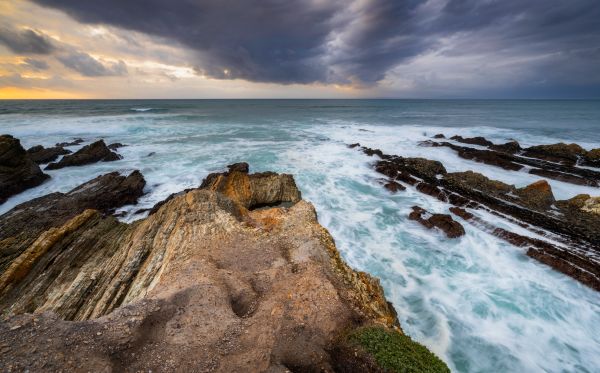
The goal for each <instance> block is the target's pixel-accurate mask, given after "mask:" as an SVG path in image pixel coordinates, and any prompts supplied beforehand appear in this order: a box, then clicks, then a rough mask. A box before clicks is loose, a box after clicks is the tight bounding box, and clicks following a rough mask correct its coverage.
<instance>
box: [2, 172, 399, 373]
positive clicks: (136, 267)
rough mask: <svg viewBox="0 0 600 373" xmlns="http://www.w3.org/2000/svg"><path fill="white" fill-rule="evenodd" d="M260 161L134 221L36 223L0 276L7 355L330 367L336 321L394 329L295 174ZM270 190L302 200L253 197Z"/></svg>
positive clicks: (83, 366) (106, 364)
mask: <svg viewBox="0 0 600 373" xmlns="http://www.w3.org/2000/svg"><path fill="white" fill-rule="evenodd" d="M258 175H259V176H257V177H256V178H254V180H253V175H249V174H247V173H245V172H241V171H237V170H233V171H229V172H227V173H222V174H218V175H217V176H216V177H210V180H209V181H206V182H204V183H203V185H205V188H202V189H194V190H191V191H189V192H187V193H185V194H181V195H178V196H176V197H173V198H171V199H170V200H169V201H168V202H166V203H164V204H163V205H162V206H161V207H160V208H159V209H158V211H156V212H155V213H154V214H152V215H150V216H149V217H148V218H146V219H143V220H140V221H137V222H135V223H132V224H124V223H119V222H118V221H116V220H115V219H114V218H113V217H105V216H102V215H101V214H100V213H98V212H97V211H95V210H85V211H83V212H82V213H81V214H79V215H77V216H75V217H73V218H71V219H70V220H69V221H67V222H65V223H64V224H62V225H60V226H57V227H55V228H51V229H49V230H46V231H44V232H42V233H41V234H40V235H39V237H38V238H37V239H36V240H35V241H34V242H33V243H31V244H30V245H29V246H28V247H27V248H26V250H24V251H23V252H22V254H21V255H19V256H18V257H16V258H14V259H13V260H11V261H10V266H9V269H8V270H6V271H4V272H3V274H2V275H1V277H0V292H1V293H2V295H1V297H0V306H1V307H2V309H3V310H4V311H5V315H7V314H8V315H9V319H8V321H6V322H3V323H1V324H0V344H8V345H10V346H11V348H10V351H3V353H2V354H1V355H0V365H2V366H7V364H11V365H12V366H13V367H14V369H15V370H25V369H29V370H30V371H56V370H60V369H62V370H69V371H104V370H107V369H109V370H110V369H112V370H118V371H148V370H152V371H169V370H182V371H196V370H197V371H204V370H211V371H219V372H231V371H252V372H254V371H268V370H271V371H276V370H282V369H285V367H294V368H293V369H297V370H301V371H320V370H325V371H333V369H332V356H331V352H330V346H331V345H332V344H333V343H334V341H335V339H336V338H337V336H338V335H340V334H341V333H342V332H345V331H347V330H352V329H354V328H356V327H357V326H360V325H365V324H373V323H375V324H378V325H382V326H384V327H385V328H396V329H397V318H396V314H395V312H394V311H393V308H392V307H391V305H390V304H388V303H387V301H386V300H385V298H384V296H383V290H382V288H381V286H380V285H379V282H378V281H377V280H376V279H374V278H372V277H370V276H369V275H368V274H366V273H363V272H356V271H354V270H352V269H350V268H349V267H348V266H347V265H346V264H345V263H344V262H343V260H342V259H341V257H340V255H339V252H338V251H337V249H336V248H335V244H334V242H333V239H332V237H331V236H330V235H329V233H328V232H327V230H325V228H323V227H322V226H320V225H319V224H318V221H317V216H316V212H315V210H314V208H313V206H312V205H311V204H310V203H308V202H305V201H302V200H299V196H300V192H299V191H298V190H296V191H293V190H292V187H295V183H294V182H293V179H291V180H289V177H288V176H287V175H277V174H273V173H263V174H258ZM273 191H280V192H278V193H273ZM275 196H279V197H277V198H279V199H275V198H276V197H275ZM265 198H268V200H269V203H273V204H278V205H281V204H282V203H284V202H287V201H289V200H292V199H293V200H294V201H295V203H294V204H293V205H291V206H288V207H276V208H270V209H260V210H248V209H247V208H246V207H245V206H248V207H251V206H252V203H249V202H248V201H255V200H264V199H265ZM45 311H51V312H53V313H54V315H57V316H58V317H57V316H52V315H51V314H48V313H43V314H39V313H41V312H45ZM22 312H36V314H34V315H21V316H19V315H18V314H21V313H22ZM11 315H15V316H11ZM34 318H35V322H34V321H33V319H34ZM61 318H62V319H65V320H81V321H76V322H68V321H63V320H61ZM84 320H85V321H84ZM397 330H398V329H397ZM32 349H34V350H35V351H38V353H32Z"/></svg>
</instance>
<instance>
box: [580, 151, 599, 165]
mask: <svg viewBox="0 0 600 373" xmlns="http://www.w3.org/2000/svg"><path fill="white" fill-rule="evenodd" d="M583 164H584V165H587V166H592V167H600V148H598V149H592V150H590V151H589V152H587V153H585V155H584V156H583Z"/></svg>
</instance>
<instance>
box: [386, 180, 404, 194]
mask: <svg viewBox="0 0 600 373" xmlns="http://www.w3.org/2000/svg"><path fill="white" fill-rule="evenodd" d="M383 187H384V188H385V189H387V190H389V191H390V192H392V193H397V192H398V191H403V190H406V187H405V186H404V185H402V184H400V183H397V182H395V181H392V180H389V181H387V182H386V183H385V184H383Z"/></svg>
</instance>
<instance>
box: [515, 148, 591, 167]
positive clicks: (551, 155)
mask: <svg viewBox="0 0 600 373" xmlns="http://www.w3.org/2000/svg"><path fill="white" fill-rule="evenodd" d="M585 153H586V151H585V149H583V148H582V147H581V146H579V145H577V144H564V143H558V144H551V145H537V146H532V147H529V148H527V149H525V150H524V151H523V155H524V156H526V157H532V158H539V159H543V160H546V161H549V162H560V163H565V164H575V163H576V162H577V161H578V160H579V158H580V157H582V156H583V155H585Z"/></svg>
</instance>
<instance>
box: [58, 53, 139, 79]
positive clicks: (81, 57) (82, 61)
mask: <svg viewBox="0 0 600 373" xmlns="http://www.w3.org/2000/svg"><path fill="white" fill-rule="evenodd" d="M57 59H58V60H59V61H60V62H61V63H62V64H63V65H64V66H65V67H68V68H70V69H72V70H75V71H77V72H79V73H80V74H81V75H83V76H89V77H94V76H115V75H125V74H127V66H126V65H125V63H124V62H123V61H119V62H117V63H113V64H106V63H102V62H100V61H98V60H97V59H95V58H94V57H92V56H90V55H89V54H87V53H84V52H78V51H75V52H71V53H66V54H63V55H59V56H57Z"/></svg>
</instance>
